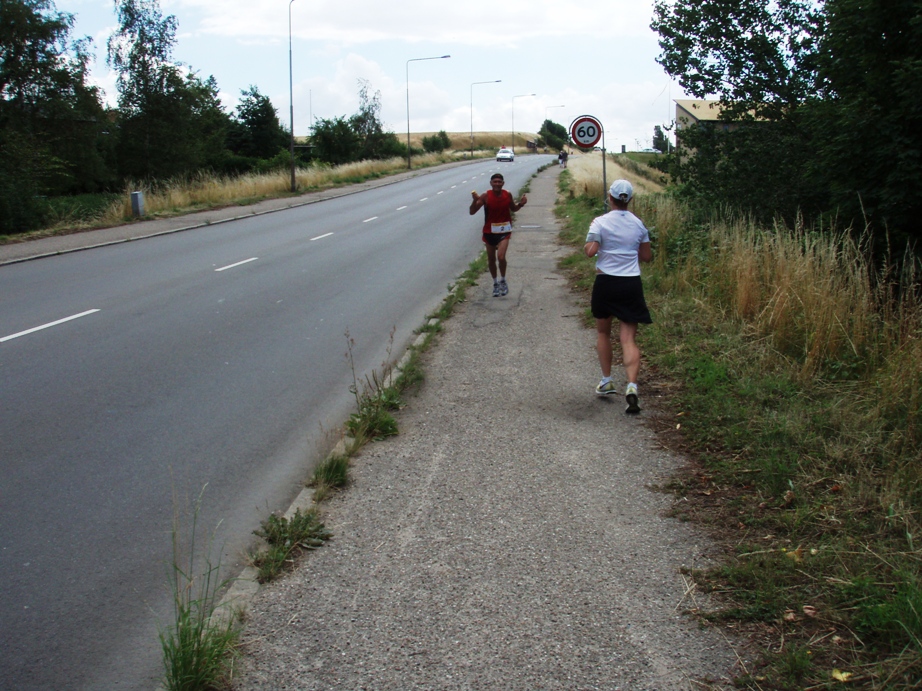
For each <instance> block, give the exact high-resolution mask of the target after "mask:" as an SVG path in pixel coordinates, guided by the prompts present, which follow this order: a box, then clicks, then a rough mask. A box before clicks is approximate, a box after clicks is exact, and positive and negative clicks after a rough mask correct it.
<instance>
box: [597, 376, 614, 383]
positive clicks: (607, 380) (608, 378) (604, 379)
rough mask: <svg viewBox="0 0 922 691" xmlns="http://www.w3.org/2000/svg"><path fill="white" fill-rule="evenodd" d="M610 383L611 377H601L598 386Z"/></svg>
mask: <svg viewBox="0 0 922 691" xmlns="http://www.w3.org/2000/svg"><path fill="white" fill-rule="evenodd" d="M610 381H611V377H602V381H600V382H599V383H600V384H607V383H608V382H610Z"/></svg>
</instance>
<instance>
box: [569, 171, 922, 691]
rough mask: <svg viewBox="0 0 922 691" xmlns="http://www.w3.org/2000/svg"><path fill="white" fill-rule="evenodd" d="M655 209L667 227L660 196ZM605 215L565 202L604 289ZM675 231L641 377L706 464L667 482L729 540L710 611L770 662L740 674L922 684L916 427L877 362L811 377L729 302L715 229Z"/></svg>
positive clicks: (648, 284)
mask: <svg viewBox="0 0 922 691" xmlns="http://www.w3.org/2000/svg"><path fill="white" fill-rule="evenodd" d="M566 185H567V174H566V171H564V174H562V176H561V186H562V188H563V189H564V190H565V189H566ZM562 196H563V198H564V199H566V197H567V196H568V195H566V194H564V195H562ZM637 208H638V209H639V210H638V211H637V213H638V215H640V216H641V217H642V218H644V220H645V222H646V223H647V225H648V226H654V225H657V219H656V218H655V214H656V208H655V202H649V201H648V202H644V200H638V201H637ZM602 212H603V209H602V208H601V206H600V205H599V204H598V203H596V202H594V201H589V200H585V199H579V198H577V199H570V200H566V201H564V202H562V203H561V205H560V206H559V207H558V208H557V214H558V216H559V217H560V218H561V220H562V221H563V223H564V225H565V228H564V230H563V231H562V233H561V239H562V241H563V242H565V243H568V244H570V245H572V246H573V247H574V248H575V249H576V250H577V251H575V252H574V254H573V255H572V256H569V257H567V258H566V259H564V260H563V261H562V262H561V266H562V268H563V269H565V270H566V272H567V273H568V275H569V277H570V279H571V281H572V284H573V286H574V288H575V289H576V290H580V291H588V290H589V288H590V287H591V284H592V280H593V274H594V268H593V261H592V260H588V259H586V258H585V257H583V256H582V253H581V249H582V246H583V243H584V241H585V234H586V229H587V228H588V225H589V222H590V221H591V219H592V218H593V217H595V216H596V215H598V214H599V213H602ZM672 232H673V234H672V235H670V237H669V238H668V239H664V240H663V241H662V242H661V243H659V244H658V242H657V238H656V236H655V235H654V236H653V249H654V255H656V254H657V252H659V253H660V257H659V261H657V260H656V259H655V261H654V264H653V265H648V266H645V269H644V272H645V273H644V286H645V291H646V294H647V300H648V302H649V304H650V307H651V311H652V313H653V318H654V324H652V325H650V326H645V327H642V328H641V330H640V332H639V337H638V342H639V344H640V347H641V350H642V352H643V358H644V366H643V371H642V372H641V377H642V380H643V381H644V391H645V392H646V394H647V395H648V396H649V395H654V394H658V395H660V396H662V398H661V399H660V400H661V401H662V403H661V404H660V406H661V410H660V411H659V414H658V415H657V416H656V417H651V418H650V423H651V424H652V425H654V426H655V428H656V429H657V431H658V433H659V438H660V440H661V442H662V443H663V444H664V445H665V446H667V447H669V448H672V449H674V450H675V451H677V452H681V453H683V454H685V455H686V456H687V457H689V458H690V459H691V462H690V465H689V467H688V469H687V471H686V472H683V473H682V474H680V475H679V476H677V477H675V478H674V479H673V480H672V481H671V483H669V485H668V486H667V487H666V488H664V489H668V490H670V491H672V492H674V493H675V494H676V496H677V498H678V499H679V500H678V501H677V502H676V504H675V509H674V514H675V516H676V517H677V518H680V519H682V520H691V521H695V522H697V523H699V524H700V525H702V526H705V527H707V529H708V530H709V531H710V532H711V534H712V535H713V536H714V538H715V539H716V540H717V541H718V542H719V544H723V545H724V546H725V552H724V557H723V559H722V560H721V563H720V565H719V566H717V567H715V568H713V569H709V570H701V571H694V572H690V576H691V577H692V578H693V579H694V580H695V582H696V583H697V585H698V587H699V588H701V589H703V590H706V591H710V592H713V593H717V594H719V596H720V597H719V598H718V602H719V603H722V604H721V605H720V607H719V609H717V610H716V611H713V612H709V613H707V614H704V615H702V616H704V617H705V618H708V619H710V620H712V621H718V622H721V623H722V624H731V625H732V626H733V628H734V629H735V631H736V632H737V633H742V634H744V635H746V634H749V635H751V640H752V641H753V642H754V647H753V650H754V654H755V655H756V656H757V657H758V658H759V661H758V664H757V665H756V666H755V668H754V669H750V670H749V671H748V673H747V674H746V675H744V676H742V677H741V678H740V679H738V680H737V683H738V686H739V687H741V688H750V689H760V690H768V689H790V690H794V689H808V688H809V689H827V688H828V689H837V688H851V689H873V690H875V691H878V690H883V689H913V688H922V587H920V586H922V552H920V550H919V549H918V543H919V535H918V534H916V532H917V529H916V527H915V526H917V525H918V518H919V507H920V506H922V501H920V499H919V485H920V480H919V477H920V474H919V472H918V460H919V458H920V457H919V454H918V450H917V449H912V450H907V449H906V448H905V446H906V445H905V443H900V439H903V438H908V437H909V436H910V435H912V434H913V431H912V430H901V429H900V427H899V425H900V424H901V422H900V419H899V418H897V417H891V418H881V417H879V416H875V415H871V414H870V413H871V412H872V411H876V410H877V404H876V403H875V402H874V399H873V398H869V397H868V394H867V390H868V389H873V388H874V386H875V385H874V382H873V381H872V382H870V383H868V382H866V381H864V380H861V379H857V378H856V377H857V374H856V375H855V376H852V377H850V376H849V374H850V372H852V371H854V372H855V373H857V372H860V371H862V370H863V368H861V367H855V368H852V369H851V370H850V371H849V372H835V371H833V370H831V371H830V373H829V374H825V375H822V376H816V377H813V378H807V379H805V378H804V377H803V376H802V375H801V374H800V368H799V366H798V365H797V363H796V362H793V363H792V362H791V361H790V356H779V353H778V352H777V351H776V350H774V349H773V348H772V346H771V344H770V339H766V338H758V337H755V336H754V334H753V333H752V330H751V329H750V328H748V327H747V325H746V324H745V323H742V322H741V321H739V320H737V319H734V318H732V317H730V316H729V315H728V312H727V310H726V307H725V306H724V305H721V304H720V303H719V302H718V301H713V300H712V299H711V297H710V293H711V290H712V286H711V284H710V283H709V275H710V273H709V262H710V261H711V260H712V258H711V247H710V246H709V244H708V242H709V240H708V234H707V232H702V230H701V228H700V227H698V226H696V225H695V223H693V222H692V221H691V220H690V219H687V220H686V221H685V227H684V228H683V229H682V232H678V233H676V232H675V231H672ZM667 257H668V258H667ZM689 259H693V260H694V261H696V262H698V263H699V264H700V269H699V271H698V274H697V279H696V280H694V281H692V282H691V283H684V284H683V283H682V282H681V281H679V280H677V279H676V272H675V268H676V267H677V266H678V265H679V264H681V263H682V262H685V261H688V260H689ZM585 302H586V303H588V294H587V297H586V298H585ZM587 317H588V314H587ZM905 376H915V375H914V374H913V373H908V372H907V373H905ZM909 419H912V418H909ZM882 420H888V421H886V422H882ZM911 468H915V471H911V470H910V469H911ZM913 473H914V476H913Z"/></svg>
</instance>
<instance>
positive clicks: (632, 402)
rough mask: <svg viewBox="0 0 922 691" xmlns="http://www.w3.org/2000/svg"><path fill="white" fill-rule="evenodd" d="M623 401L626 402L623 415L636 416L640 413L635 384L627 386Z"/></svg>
mask: <svg viewBox="0 0 922 691" xmlns="http://www.w3.org/2000/svg"><path fill="white" fill-rule="evenodd" d="M624 399H625V400H626V401H627V408H626V409H625V411H624V412H625V413H629V414H631V415H636V414H637V413H639V412H640V406H639V405H638V403H637V384H628V385H627V389H626V390H625V392H624Z"/></svg>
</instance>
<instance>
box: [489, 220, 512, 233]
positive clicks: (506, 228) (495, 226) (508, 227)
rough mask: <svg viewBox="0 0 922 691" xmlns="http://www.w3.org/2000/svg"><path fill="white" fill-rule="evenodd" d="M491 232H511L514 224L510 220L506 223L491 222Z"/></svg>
mask: <svg viewBox="0 0 922 691" xmlns="http://www.w3.org/2000/svg"><path fill="white" fill-rule="evenodd" d="M490 232H491V233H511V232H512V224H511V223H509V222H506V223H491V224H490Z"/></svg>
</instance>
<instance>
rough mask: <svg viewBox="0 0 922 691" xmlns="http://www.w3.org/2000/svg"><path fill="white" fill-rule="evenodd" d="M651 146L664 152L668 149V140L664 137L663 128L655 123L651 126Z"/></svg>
mask: <svg viewBox="0 0 922 691" xmlns="http://www.w3.org/2000/svg"><path fill="white" fill-rule="evenodd" d="M653 148H654V149H656V150H657V151H662V152H663V153H666V152H667V151H669V148H670V147H669V140H668V139H667V138H666V134H665V133H664V132H663V128H662V127H660V126H659V125H656V126H655V127H654V128H653Z"/></svg>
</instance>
